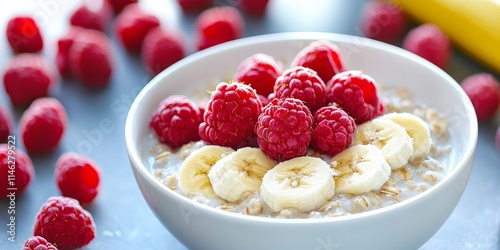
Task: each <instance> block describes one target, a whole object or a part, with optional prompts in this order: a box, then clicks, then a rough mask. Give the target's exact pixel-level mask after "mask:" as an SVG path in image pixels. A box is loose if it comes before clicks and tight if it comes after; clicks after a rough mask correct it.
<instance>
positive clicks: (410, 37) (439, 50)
mask: <svg viewBox="0 0 500 250" xmlns="http://www.w3.org/2000/svg"><path fill="white" fill-rule="evenodd" d="M403 48H404V49H406V50H408V51H410V52H413V53H415V54H417V55H419V56H421V57H423V58H424V59H427V60H428V61H430V62H431V63H434V64H435V65H436V66H438V67H440V68H442V69H444V68H446V65H447V63H448V61H449V59H450V55H451V42H450V40H449V39H448V37H447V36H446V35H445V34H444V33H443V32H442V31H441V30H440V29H439V27H437V26H436V25H434V24H422V25H420V26H418V27H416V28H414V29H413V30H411V31H410V32H408V34H407V35H406V38H405V39H404V41H403Z"/></svg>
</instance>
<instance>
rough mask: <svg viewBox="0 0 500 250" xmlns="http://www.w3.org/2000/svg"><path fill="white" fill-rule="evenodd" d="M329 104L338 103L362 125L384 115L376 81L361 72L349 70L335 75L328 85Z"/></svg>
mask: <svg viewBox="0 0 500 250" xmlns="http://www.w3.org/2000/svg"><path fill="white" fill-rule="evenodd" d="M326 96H327V101H328V103H336V104H337V105H338V106H339V107H340V108H342V109H343V110H344V111H346V112H347V114H349V115H350V116H351V117H353V118H354V121H355V122H356V124H361V123H363V122H366V121H368V120H371V119H373V118H375V117H376V116H378V115H381V114H382V113H383V110H384V107H383V105H382V104H381V102H380V100H379V97H378V93H377V86H376V83H375V80H373V78H371V77H370V76H369V75H366V74H363V72H361V71H357V70H349V71H344V72H342V73H339V74H337V75H335V76H334V77H333V78H332V79H331V80H330V81H329V82H328V83H327V84H326Z"/></svg>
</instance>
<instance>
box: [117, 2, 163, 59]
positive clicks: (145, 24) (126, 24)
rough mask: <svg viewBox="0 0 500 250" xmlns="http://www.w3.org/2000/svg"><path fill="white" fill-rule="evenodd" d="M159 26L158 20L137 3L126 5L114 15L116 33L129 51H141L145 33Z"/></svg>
mask: <svg viewBox="0 0 500 250" xmlns="http://www.w3.org/2000/svg"><path fill="white" fill-rule="evenodd" d="M158 26H160V20H159V19H158V18H157V17H156V16H154V15H152V14H150V13H147V12H145V11H144V10H142V9H141V7H140V6H139V4H137V3H133V4H129V5H127V7H125V9H123V11H122V12H121V13H120V14H119V15H118V16H117V17H116V33H117V35H118V38H119V40H120V42H121V43H122V44H123V46H124V47H125V49H126V50H127V51H128V52H131V53H139V52H141V46H142V42H143V41H144V38H145V37H146V35H147V33H148V32H149V31H150V30H151V29H152V28H154V27H158Z"/></svg>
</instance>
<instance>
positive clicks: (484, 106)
mask: <svg viewBox="0 0 500 250" xmlns="http://www.w3.org/2000/svg"><path fill="white" fill-rule="evenodd" d="M460 85H461V86H462V88H463V89H464V91H465V93H466V94H467V95H468V96H469V98H470V100H471V102H472V105H473V106H474V110H476V116H477V120H478V121H480V122H481V121H486V120H489V119H491V118H492V117H493V116H495V113H496V111H497V110H498V107H499V105H500V83H499V82H498V81H497V79H496V78H495V77H494V76H492V75H490V74H487V73H477V74H474V75H471V76H469V77H467V78H465V79H464V80H462V82H461V83H460Z"/></svg>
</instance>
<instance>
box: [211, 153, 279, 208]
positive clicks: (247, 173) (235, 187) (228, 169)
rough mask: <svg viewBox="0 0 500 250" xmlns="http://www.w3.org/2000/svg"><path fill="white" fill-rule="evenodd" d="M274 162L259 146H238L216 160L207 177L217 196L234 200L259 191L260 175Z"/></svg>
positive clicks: (230, 200) (272, 165)
mask: <svg viewBox="0 0 500 250" xmlns="http://www.w3.org/2000/svg"><path fill="white" fill-rule="evenodd" d="M276 164H277V162H276V161H274V160H272V159H270V158H269V157H267V156H266V155H265V154H264V152H262V150H260V149H259V148H251V147H246V148H240V149H238V150H237V151H236V152H234V153H232V154H230V155H228V156H227V157H225V158H223V159H221V160H220V161H218V162H217V163H216V164H215V165H214V166H213V167H212V169H210V171H209V172H208V178H209V179H210V183H211V184H212V187H213V189H214V192H215V194H216V195H217V196H219V197H220V198H222V199H224V200H226V201H229V202H236V201H238V200H240V199H241V198H242V197H244V196H245V195H246V194H247V193H250V192H256V191H259V188H260V185H261V183H262V177H263V176H264V174H265V173H266V172H267V171H268V170H269V169H271V168H273V167H274V166H275V165H276Z"/></svg>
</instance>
